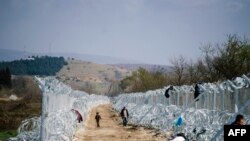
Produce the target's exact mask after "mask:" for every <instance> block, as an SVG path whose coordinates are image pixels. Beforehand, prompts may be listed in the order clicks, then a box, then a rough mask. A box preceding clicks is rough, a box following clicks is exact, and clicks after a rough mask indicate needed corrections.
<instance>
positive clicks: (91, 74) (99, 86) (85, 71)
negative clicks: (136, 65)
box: [56, 59, 131, 94]
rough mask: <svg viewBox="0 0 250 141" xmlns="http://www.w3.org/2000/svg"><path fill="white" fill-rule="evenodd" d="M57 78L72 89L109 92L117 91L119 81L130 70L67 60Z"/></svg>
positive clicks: (99, 92) (101, 92) (100, 92)
mask: <svg viewBox="0 0 250 141" xmlns="http://www.w3.org/2000/svg"><path fill="white" fill-rule="evenodd" d="M67 63H68V65H66V66H64V67H63V68H62V69H61V70H60V71H59V72H58V73H57V75H56V76H57V78H58V79H59V80H61V81H62V82H64V83H66V84H68V85H70V86H71V87H72V88H73V89H77V90H83V91H86V92H88V93H98V94H111V93H116V92H118V91H119V88H118V84H119V81H120V80H122V79H123V78H125V77H126V76H128V75H130V74H131V72H130V71H128V70H126V69H121V68H119V67H115V66H110V65H103V64H96V63H91V62H86V61H80V60H72V59H71V60H67Z"/></svg>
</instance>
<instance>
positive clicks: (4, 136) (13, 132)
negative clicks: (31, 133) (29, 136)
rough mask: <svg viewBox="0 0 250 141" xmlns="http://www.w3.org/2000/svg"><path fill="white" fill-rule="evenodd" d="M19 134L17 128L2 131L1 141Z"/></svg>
mask: <svg viewBox="0 0 250 141" xmlns="http://www.w3.org/2000/svg"><path fill="white" fill-rule="evenodd" d="M16 135H17V131H16V130H8V131H2V132H1V131H0V141H7V139H9V138H10V137H14V136H16Z"/></svg>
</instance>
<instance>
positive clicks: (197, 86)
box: [194, 84, 201, 101]
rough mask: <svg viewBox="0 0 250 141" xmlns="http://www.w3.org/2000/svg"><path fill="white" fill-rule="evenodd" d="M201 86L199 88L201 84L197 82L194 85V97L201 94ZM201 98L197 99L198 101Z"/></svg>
mask: <svg viewBox="0 0 250 141" xmlns="http://www.w3.org/2000/svg"><path fill="white" fill-rule="evenodd" d="M200 93H201V92H200V88H199V84H196V85H195V87H194V99H196V98H197V97H198V96H199V95H200ZM198 100H199V99H196V101H198Z"/></svg>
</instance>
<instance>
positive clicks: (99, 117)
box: [95, 112, 102, 127]
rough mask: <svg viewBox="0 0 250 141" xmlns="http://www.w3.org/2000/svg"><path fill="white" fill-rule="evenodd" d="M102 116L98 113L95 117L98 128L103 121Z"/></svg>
mask: <svg viewBox="0 0 250 141" xmlns="http://www.w3.org/2000/svg"><path fill="white" fill-rule="evenodd" d="M101 119H102V118H101V116H100V115H99V113H98V112H96V116H95V120H96V126H97V127H100V120H101Z"/></svg>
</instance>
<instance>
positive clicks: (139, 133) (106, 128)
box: [74, 105, 165, 141]
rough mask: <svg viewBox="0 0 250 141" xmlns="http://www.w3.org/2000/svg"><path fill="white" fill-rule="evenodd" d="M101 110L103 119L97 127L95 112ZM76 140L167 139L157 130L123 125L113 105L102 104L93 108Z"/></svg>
mask: <svg viewBox="0 0 250 141" xmlns="http://www.w3.org/2000/svg"><path fill="white" fill-rule="evenodd" d="M96 112H99V113H100V115H101V117H102V120H101V121H100V126H101V127H99V128H97V127H96V122H95V119H94V117H95V114H96ZM74 140H76V141H138V140H143V141H165V140H164V137H163V135H161V134H159V133H157V132H156V131H155V130H152V129H151V130H150V129H145V128H143V127H135V126H132V125H129V126H127V127H123V126H122V124H121V119H120V117H119V116H118V114H117V113H116V112H115V111H114V110H113V109H112V107H111V105H101V106H98V107H95V108H93V109H92V111H91V112H90V114H89V117H88V119H87V121H86V122H85V128H84V129H80V130H78V131H77V132H76V135H75V139H74Z"/></svg>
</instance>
